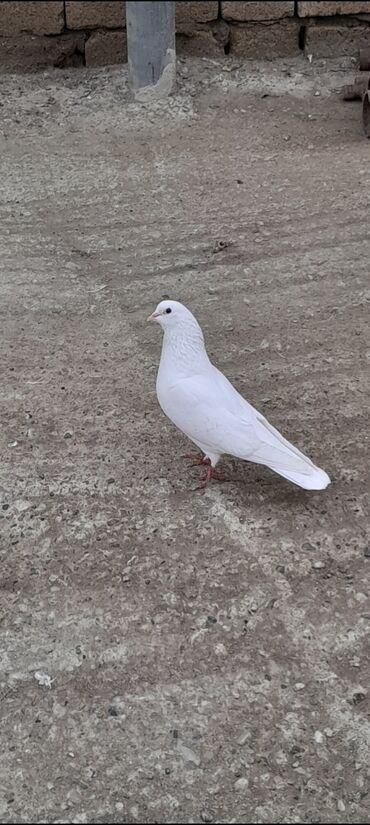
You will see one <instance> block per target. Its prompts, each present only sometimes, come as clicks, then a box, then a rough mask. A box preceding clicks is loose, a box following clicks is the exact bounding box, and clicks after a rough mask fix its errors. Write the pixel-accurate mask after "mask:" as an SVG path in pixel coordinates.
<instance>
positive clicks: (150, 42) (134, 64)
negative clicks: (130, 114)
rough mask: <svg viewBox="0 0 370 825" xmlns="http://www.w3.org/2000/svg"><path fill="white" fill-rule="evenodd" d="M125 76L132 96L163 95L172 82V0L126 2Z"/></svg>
mask: <svg viewBox="0 0 370 825" xmlns="http://www.w3.org/2000/svg"><path fill="white" fill-rule="evenodd" d="M126 26H127V52H128V67H129V80H130V86H131V89H132V92H133V94H134V97H135V100H138V101H139V102H146V101H151V100H158V99H159V98H163V97H167V96H168V95H169V94H170V93H171V92H172V91H173V90H174V88H175V82H176V42H175V3H173V2H171V3H169V2H153V3H152V2H147V0H141V2H137V3H131V2H126Z"/></svg>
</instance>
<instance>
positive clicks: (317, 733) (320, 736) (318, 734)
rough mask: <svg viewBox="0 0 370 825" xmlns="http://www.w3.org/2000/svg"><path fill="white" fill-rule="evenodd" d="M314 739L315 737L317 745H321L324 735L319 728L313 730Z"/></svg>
mask: <svg viewBox="0 0 370 825" xmlns="http://www.w3.org/2000/svg"><path fill="white" fill-rule="evenodd" d="M314 739H315V742H317V744H318V745H322V743H323V741H324V735H323V734H322V733H321V730H315V736H314Z"/></svg>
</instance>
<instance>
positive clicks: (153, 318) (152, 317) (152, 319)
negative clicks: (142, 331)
mask: <svg viewBox="0 0 370 825" xmlns="http://www.w3.org/2000/svg"><path fill="white" fill-rule="evenodd" d="M158 315H159V312H152V314H151V315H149V317H148V318H147V319H146V320H147V321H155V320H156V319H157V318H158Z"/></svg>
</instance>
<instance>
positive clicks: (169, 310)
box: [166, 307, 172, 315]
mask: <svg viewBox="0 0 370 825" xmlns="http://www.w3.org/2000/svg"><path fill="white" fill-rule="evenodd" d="M170 312H172V309H171V307H167V309H166V313H167V315H168V314H169V313H170Z"/></svg>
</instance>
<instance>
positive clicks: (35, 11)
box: [0, 0, 64, 37]
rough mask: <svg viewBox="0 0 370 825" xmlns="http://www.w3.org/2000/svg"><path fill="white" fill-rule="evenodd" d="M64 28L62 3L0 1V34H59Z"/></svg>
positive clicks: (11, 35)
mask: <svg viewBox="0 0 370 825" xmlns="http://www.w3.org/2000/svg"><path fill="white" fill-rule="evenodd" d="M63 29H64V3H62V2H61V3H59V2H55V3H54V2H50V3H47V2H43V0H42V1H41V2H38V3H28V2H23V3H22V2H20V3H0V36H1V35H8V36H10V37H14V36H15V35H16V34H22V32H28V33H30V34H59V32H61V31H63Z"/></svg>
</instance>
